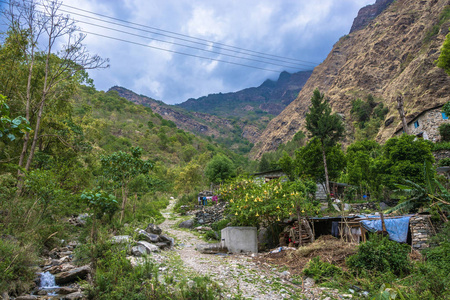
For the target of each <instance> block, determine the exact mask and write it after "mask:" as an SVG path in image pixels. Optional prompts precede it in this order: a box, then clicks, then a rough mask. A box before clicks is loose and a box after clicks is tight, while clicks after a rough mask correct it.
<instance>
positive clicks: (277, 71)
mask: <svg viewBox="0 0 450 300" xmlns="http://www.w3.org/2000/svg"><path fill="white" fill-rule="evenodd" d="M79 31H80V32H83V33H86V34H92V35H96V36H100V37H104V38H108V39H112V40H116V41H120V42H125V43H129V44H133V45H138V46H143V47H147V48H152V49H157V50H161V51H166V52H171V53H175V54H181V55H186V56H191V57H196V58H202V59H207V60H212V61H217V62H223V63H227V64H232V65H237V66H243V67H247V68H253V69H258V70H263V71H270V72H275V73H280V71H279V70H271V69H266V68H260V67H255V66H250V65H246V64H241V63H236V62H231V61H226V60H222V59H216V58H211V57H205V56H200V55H194V54H189V53H184V52H179V51H174V50H169V49H164V48H160V47H155V46H150V45H146V44H141V43H138V42H133V41H129V40H124V39H120V38H116V37H111V36H107V35H104V34H99V33H95V32H89V31H86V30H79Z"/></svg>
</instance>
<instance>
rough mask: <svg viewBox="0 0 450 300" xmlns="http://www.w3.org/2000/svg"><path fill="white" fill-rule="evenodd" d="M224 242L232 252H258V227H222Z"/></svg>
mask: <svg viewBox="0 0 450 300" xmlns="http://www.w3.org/2000/svg"><path fill="white" fill-rule="evenodd" d="M221 233H222V244H223V245H224V246H225V247H227V248H228V251H229V252H231V253H242V252H252V253H258V239H257V230H256V227H227V228H224V229H222V231H221Z"/></svg>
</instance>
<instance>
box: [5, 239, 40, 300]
mask: <svg viewBox="0 0 450 300" xmlns="http://www.w3.org/2000/svg"><path fill="white" fill-rule="evenodd" d="M36 260H37V257H36V256H35V255H34V251H33V249H31V247H29V246H24V245H19V243H18V242H16V241H14V240H9V239H0V292H3V291H6V292H8V293H9V294H10V295H20V294H22V293H23V292H26V291H28V290H29V289H30V288H31V287H32V284H33V278H34V277H35V274H34V271H33V269H32V268H31V267H32V266H33V265H35V264H36Z"/></svg>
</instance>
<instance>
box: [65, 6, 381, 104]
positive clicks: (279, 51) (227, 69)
mask: <svg viewBox="0 0 450 300" xmlns="http://www.w3.org/2000/svg"><path fill="white" fill-rule="evenodd" d="M63 1H64V4H67V5H71V6H74V7H78V8H82V9H85V10H88V11H94V12H96V13H99V14H103V15H108V16H111V17H114V18H118V19H123V20H126V21H129V22H134V23H138V24H142V25H145V26H149V27H152V28H159V29H163V30H166V32H160V33H161V34H164V35H172V34H171V33H170V32H177V33H180V34H184V35H190V36H196V37H198V38H201V39H204V40H208V41H214V42H218V43H223V44H229V45H234V46H236V47H240V48H246V49H251V50H254V51H257V52H264V53H272V54H275V55H278V56H285V57H293V58H296V59H301V60H306V61H315V62H320V61H322V60H323V59H324V58H325V57H326V55H327V54H328V52H329V51H330V49H331V47H332V45H333V44H334V43H335V42H336V41H337V40H338V39H339V37H340V36H342V35H344V34H346V33H348V31H349V30H350V27H351V24H352V21H353V18H354V17H355V16H356V14H357V12H358V9H359V8H361V7H362V6H364V5H367V4H370V3H373V2H374V1H375V0H321V1H297V0H283V1H273V0H245V1H242V0H227V1H210V0H164V1H161V0H122V1H119V0H113V1H107V0H96V1H95V0H63ZM67 10H71V11H74V12H77V13H80V14H86V13H84V12H80V11H76V10H74V9H71V8H67ZM74 17H75V18H77V19H80V20H81V19H82V20H84V21H88V22H92V23H99V22H98V21H95V20H93V19H92V18H91V19H87V18H83V17H81V16H75V15H74ZM94 17H95V18H98V16H94ZM110 21H112V22H116V23H120V22H119V21H117V20H116V21H114V20H110ZM103 25H104V26H106V27H110V28H120V30H124V31H131V29H126V28H123V27H118V26H116V25H112V24H108V25H107V24H103ZM128 25H129V26H135V25H130V24H128ZM80 26H82V27H83V29H85V30H89V31H92V32H95V33H98V34H102V35H107V36H111V37H115V38H121V39H126V40H130V41H136V42H139V43H142V44H146V45H150V46H155V47H160V48H164V49H171V50H173V51H178V52H184V53H188V54H191V55H197V56H207V57H211V58H219V59H222V60H227V61H232V62H237V63H243V64H248V65H255V66H258V67H262V68H267V69H276V70H279V71H282V70H284V69H286V68H284V67H280V66H270V65H263V64H257V63H256V62H251V61H242V60H238V59H235V58H230V57H227V56H224V55H218V54H212V53H207V52H203V51H199V50H195V49H192V48H186V47H181V46H175V45H169V44H166V43H162V42H157V41H151V40H148V39H141V38H138V37H132V36H128V35H126V34H119V33H118V32H114V31H111V30H108V29H105V28H100V27H95V26H91V25H87V24H80ZM146 30H148V31H152V32H155V31H156V30H155V29H151V28H146ZM167 31H169V32H167ZM133 32H134V33H136V34H139V35H147V36H150V37H153V38H156V39H165V40H169V41H176V42H177V43H183V44H186V43H187V42H185V41H182V40H180V39H173V38H167V37H164V36H161V35H155V34H151V33H144V32H137V31H133ZM178 37H179V38H182V39H188V38H187V37H183V36H178ZM198 42H200V41H198ZM201 43H204V44H205V45H204V46H201V45H198V44H194V43H189V44H190V45H191V46H194V47H204V48H205V49H208V50H210V51H221V50H220V49H219V48H217V47H213V44H212V43H211V42H201ZM85 44H86V45H87V48H88V49H89V51H90V52H92V53H96V54H99V55H100V56H102V57H109V58H110V60H111V68H110V69H107V70H96V71H92V72H90V74H91V77H93V78H94V80H95V84H96V86H97V88H99V89H104V90H106V89H108V88H109V87H111V86H113V85H116V84H117V85H122V86H124V87H126V88H130V89H133V90H135V92H137V93H140V94H146V95H148V96H149V97H152V98H156V99H159V100H163V101H165V102H169V103H174V102H182V101H185V100H187V99H188V98H190V97H195V98H197V97H200V96H203V95H207V94H210V93H216V92H224V93H225V92H229V91H236V90H239V89H243V88H246V87H250V86H257V85H259V84H261V83H262V82H263V81H264V80H265V79H266V78H267V77H271V78H272V79H276V78H277V77H278V75H279V74H278V73H273V72H268V71H261V70H256V69H251V68H245V67H240V66H236V65H230V64H225V63H220V62H217V61H211V60H202V59H199V58H194V57H189V56H184V55H179V54H174V53H170V52H165V51H160V50H156V49H151V48H147V47H142V46H137V45H132V44H128V43H124V42H119V41H116V40H112V39H107V38H104V37H99V36H95V35H88V37H87V38H86V40H85ZM214 46H217V44H215V45H214ZM223 53H230V52H223ZM233 55H237V54H236V53H233ZM254 59H258V58H254ZM298 70H300V67H299V69H298ZM288 71H290V72H294V71H295V70H294V69H288Z"/></svg>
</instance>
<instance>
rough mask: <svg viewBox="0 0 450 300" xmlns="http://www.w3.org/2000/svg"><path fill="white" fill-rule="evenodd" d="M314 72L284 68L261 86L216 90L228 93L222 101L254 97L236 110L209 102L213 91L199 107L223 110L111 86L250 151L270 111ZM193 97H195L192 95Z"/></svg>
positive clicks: (193, 128) (185, 125)
mask: <svg viewBox="0 0 450 300" xmlns="http://www.w3.org/2000/svg"><path fill="white" fill-rule="evenodd" d="M311 73H312V71H301V72H297V73H293V74H291V73H288V72H286V71H284V72H281V73H280V75H279V77H278V79H277V80H276V81H274V80H270V79H267V80H265V81H264V82H263V83H262V84H261V85H259V86H258V87H252V88H247V89H244V90H240V91H237V92H230V93H225V94H222V93H220V94H213V95H215V96H212V97H213V98H214V97H216V96H218V97H221V95H225V98H223V99H225V100H220V101H219V102H221V101H227V100H226V99H230V98H233V101H234V102H236V101H237V102H239V100H240V99H242V98H246V99H250V100H251V101H243V102H239V105H238V106H233V110H231V111H228V113H225V112H224V111H223V109H221V108H220V105H221V104H223V103H219V104H220V105H219V106H218V107H217V106H214V103H212V104H211V103H209V104H208V102H211V101H214V100H211V99H212V97H211V95H209V96H204V97H201V98H199V99H202V100H201V105H200V107H203V108H204V107H206V106H208V105H209V108H210V110H209V111H212V110H213V111H214V110H215V111H221V113H220V114H217V113H216V114H214V113H209V111H208V110H206V111H205V109H202V110H201V111H196V110H194V109H191V110H187V109H185V108H184V107H183V105H169V104H165V103H164V102H162V101H159V100H155V99H153V98H150V97H147V96H144V95H138V94H137V93H135V92H133V91H131V90H129V89H126V88H124V87H119V86H113V87H111V88H110V89H109V90H110V91H111V90H112V91H116V92H117V93H118V94H119V96H121V97H123V98H125V99H127V100H128V101H131V102H133V103H136V104H140V105H144V106H147V107H150V108H151V109H152V110H153V111H154V112H156V113H158V114H159V115H161V117H162V118H164V119H166V120H169V121H172V122H174V123H175V124H176V125H177V127H179V128H181V129H183V130H186V131H189V132H191V133H194V134H198V135H202V136H206V137H211V138H214V139H215V140H216V141H217V142H219V143H223V144H225V145H227V146H229V147H230V148H231V149H235V150H236V149H241V150H242V151H243V152H248V151H249V150H250V148H251V147H252V146H253V144H254V143H255V142H256V141H257V139H258V138H259V136H260V135H261V133H262V131H263V130H264V128H265V127H266V126H267V124H268V123H269V121H270V119H271V118H272V117H273V116H272V115H271V113H275V114H278V113H279V112H281V111H282V110H283V109H284V108H285V107H286V106H287V105H288V104H289V103H290V102H292V101H293V100H294V99H295V97H296V95H297V94H298V91H299V89H301V88H302V87H303V85H304V83H305V82H306V80H307V78H308V77H309V76H310V74H311ZM289 92H290V93H289ZM263 94H264V95H266V96H263ZM264 97H266V98H269V101H266V98H264ZM263 98H264V99H263ZM280 99H281V100H280ZM188 101H189V100H188ZM192 101H195V100H194V99H192ZM205 103H206V104H205ZM196 104H197V103H196ZM227 105H229V103H227ZM188 106H189V105H188ZM269 112H270V113H269ZM244 150H245V151H244ZM242 151H241V152H242Z"/></svg>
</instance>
